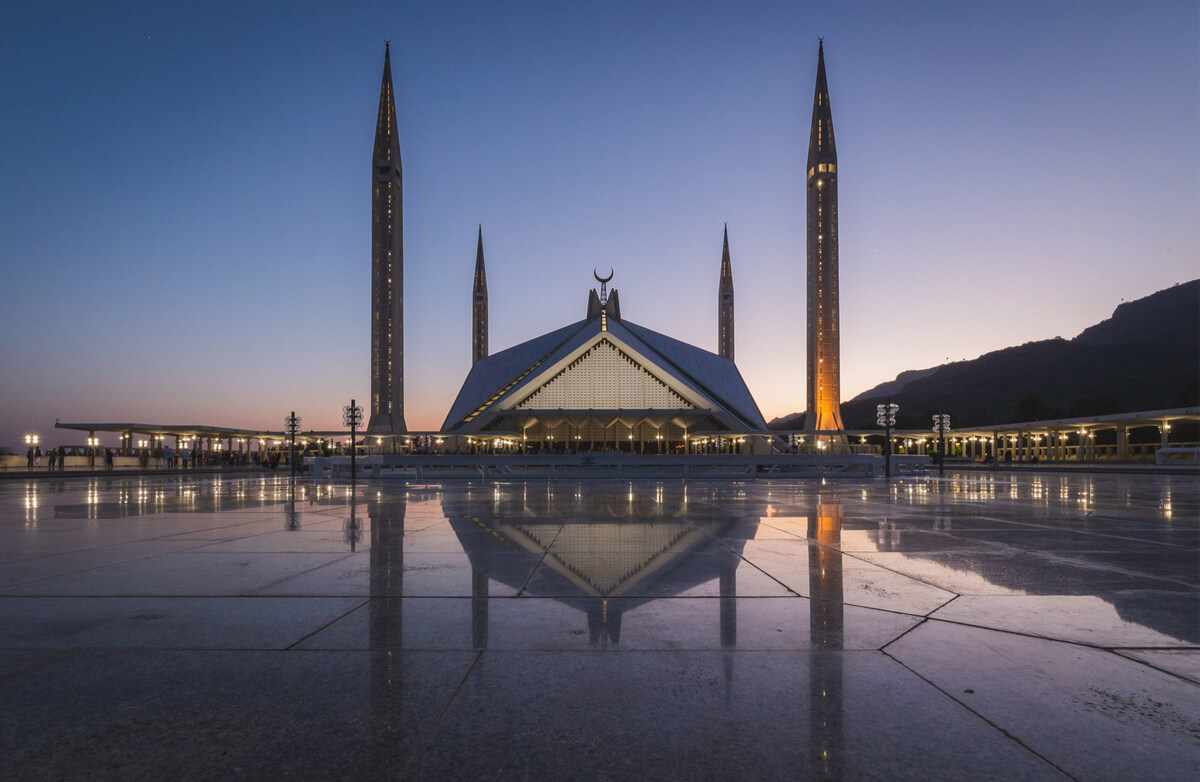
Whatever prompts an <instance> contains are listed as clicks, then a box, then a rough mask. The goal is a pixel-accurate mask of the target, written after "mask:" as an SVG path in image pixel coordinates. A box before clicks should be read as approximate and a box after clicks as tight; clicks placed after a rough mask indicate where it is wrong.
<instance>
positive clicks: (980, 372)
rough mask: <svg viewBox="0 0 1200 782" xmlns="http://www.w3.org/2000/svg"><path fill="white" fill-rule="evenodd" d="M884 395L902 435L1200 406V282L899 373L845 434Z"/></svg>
mask: <svg viewBox="0 0 1200 782" xmlns="http://www.w3.org/2000/svg"><path fill="white" fill-rule="evenodd" d="M889 395H890V396H891V399H892V401H893V402H896V403H897V404H899V405H900V411H901V412H900V417H899V420H898V421H897V424H898V425H899V426H900V427H901V428H918V427H924V426H925V424H926V423H927V422H928V420H929V416H930V415H931V414H932V413H933V412H935V411H937V410H939V409H940V410H944V411H946V412H949V413H951V415H952V416H953V418H954V421H955V424H956V425H958V426H975V425H980V424H1001V423H1012V422H1016V421H1029V420H1036V419H1045V418H1063V417H1071V416H1087V415H1103V414H1105V413H1120V412H1127V411H1134V410H1156V409H1161V408H1169V407H1182V406H1186V405H1197V404H1200V280H1192V281H1191V282H1187V283H1182V284H1180V285H1176V286H1174V287H1172V288H1167V289H1166V290H1162V291H1159V292H1157V293H1154V294H1151V295H1150V296H1147V297H1145V298H1143V299H1138V300H1137V301H1132V302H1128V303H1125V304H1121V305H1120V306H1119V307H1117V309H1116V310H1115V311H1114V312H1113V314H1112V317H1111V318H1108V319H1107V320H1104V321H1102V322H1100V323H1097V324H1096V325H1094V326H1091V327H1089V328H1087V329H1085V330H1084V331H1083V332H1081V333H1080V334H1079V336H1077V337H1075V338H1074V339H1070V340H1066V339H1061V338H1055V339H1047V340H1041V341H1038V342H1029V343H1026V344H1024V345H1020V346H1017V347H1011V348H1005V349H1004V350H997V351H994V352H992V353H987V354H985V355H982V356H980V357H979V358H976V359H973V360H971V361H957V362H954V363H951V364H945V365H942V366H940V367H935V368H933V369H927V370H915V371H914V370H910V371H908V372H904V373H901V374H900V375H899V376H898V377H897V378H896V379H895V380H893V381H889V382H887V383H883V384H880V385H878V386H876V387H875V388H872V389H870V390H869V391H866V392H864V393H862V394H859V395H858V396H856V397H855V398H854V399H851V400H850V401H848V402H843V403H842V420H843V422H844V424H845V425H846V427H847V428H850V429H864V428H872V427H874V426H875V405H877V404H878V403H880V402H882V401H884V399H885V398H886V397H887V396H889ZM780 420H788V421H789V424H788V426H794V425H795V423H794V420H795V419H793V417H792V416H787V417H786V418H785V419H780ZM772 425H773V426H774V425H775V422H772ZM779 428H783V427H779Z"/></svg>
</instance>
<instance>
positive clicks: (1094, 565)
mask: <svg viewBox="0 0 1200 782" xmlns="http://www.w3.org/2000/svg"><path fill="white" fill-rule="evenodd" d="M1022 552H1023V553H1028V554H1031V555H1032V556H1033V557H1034V558H1035V560H1043V561H1045V562H1049V563H1052V564H1055V565H1069V566H1072V567H1078V568H1081V569H1083V570H1089V571H1099V572H1102V573H1111V574H1114V575H1119V576H1127V577H1130V578H1141V579H1147V580H1150V581H1160V582H1162V583H1164V584H1178V585H1179V586H1183V587H1187V588H1189V589H1193V590H1194V589H1196V588H1197V585H1196V584H1194V583H1189V582H1187V581H1179V580H1178V579H1174V578H1170V577H1167V576H1156V575H1154V574H1153V573H1144V572H1138V571H1134V570H1129V569H1128V568H1123V567H1113V566H1111V565H1104V564H1101V563H1098V562H1091V561H1089V560H1086V559H1076V558H1074V557H1071V556H1068V555H1065V554H1059V553H1055V552H1048V551H1029V550H1028V549H1022Z"/></svg>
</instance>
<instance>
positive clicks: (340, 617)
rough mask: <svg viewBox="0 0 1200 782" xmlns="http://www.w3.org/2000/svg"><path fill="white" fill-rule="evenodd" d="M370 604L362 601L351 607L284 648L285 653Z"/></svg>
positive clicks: (368, 601) (367, 601)
mask: <svg viewBox="0 0 1200 782" xmlns="http://www.w3.org/2000/svg"><path fill="white" fill-rule="evenodd" d="M370 602H371V601H370V600H369V599H367V600H363V601H360V602H359V603H358V604H357V605H354V606H351V607H350V608H348V609H346V610H345V611H343V612H342V613H341V614H339V615H338V616H336V617H334V618H333V619H330V620H329V621H328V622H326V623H325V624H323V625H321V626H320V627H318V628H317V629H315V630H313V631H312V632H311V633H309V634H307V635H305V636H302V637H300V638H298V639H297V640H295V641H294V642H292V643H291V644H289V645H288V646H285V647H284V651H288V650H291V649H294V648H295V647H296V646H298V645H300V644H302V643H304V642H305V641H307V640H308V639H309V638H312V637H313V636H314V635H316V634H317V633H320V632H322V631H324V630H326V629H328V628H329V627H330V626H331V625H333V624H336V623H337V622H340V621H342V620H343V619H345V618H346V617H347V616H349V615H350V614H352V613H354V612H355V611H357V610H359V609H360V608H362V607H363V606H365V605H367V604H369V603H370Z"/></svg>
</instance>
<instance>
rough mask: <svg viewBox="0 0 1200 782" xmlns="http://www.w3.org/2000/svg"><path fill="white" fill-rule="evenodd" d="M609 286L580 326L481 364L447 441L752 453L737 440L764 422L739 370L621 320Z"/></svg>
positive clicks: (446, 429)
mask: <svg viewBox="0 0 1200 782" xmlns="http://www.w3.org/2000/svg"><path fill="white" fill-rule="evenodd" d="M597 279H598V280H599V279H600V278H597ZM608 279H611V275H610V276H609V278H606V279H604V280H601V287H600V291H599V293H597V291H596V290H595V289H593V290H592V291H591V292H590V294H589V296H588V310H587V317H586V318H584V319H583V320H581V321H577V322H576V323H572V324H571V325H569V326H565V327H563V328H561V329H558V330H557V331H552V332H550V333H549V334H544V335H542V336H540V337H537V338H535V339H531V340H529V341H528V342H523V343H521V344H520V345H517V346H515V347H511V348H509V349H507V350H502V351H500V352H499V353H495V354H492V355H490V356H487V357H484V358H480V359H479V360H478V361H476V362H475V364H474V365H473V366H472V368H471V372H470V374H469V375H468V376H467V379H466V381H465V382H464V383H463V386H462V389H461V390H460V391H459V392H458V397H457V398H456V399H455V400H454V404H453V406H452V407H451V409H450V412H449V414H448V415H447V416H446V420H445V422H444V423H443V424H442V429H441V431H442V433H443V435H465V436H471V437H474V438H476V439H478V440H481V441H486V442H489V443H491V442H494V441H495V440H500V441H501V442H502V444H503V445H504V447H518V448H522V449H525V450H528V449H531V448H537V449H550V450H576V451H579V450H584V451H586V450H624V451H637V452H642V453H670V452H674V451H678V450H680V449H683V448H689V447H692V448H694V447H695V446H696V442H697V438H700V439H703V440H704V441H705V443H706V447H714V448H721V449H722V450H728V451H736V450H745V451H748V450H749V449H750V447H751V444H750V443H749V442H745V441H742V442H739V435H746V434H749V433H751V432H762V431H763V430H765V429H766V422H765V421H764V420H763V417H762V413H760V412H759V409H758V405H757V404H755V402H754V398H753V397H752V396H751V394H750V390H749V389H748V388H747V387H746V383H745V381H743V380H742V376H741V374H740V373H739V372H738V370H737V367H736V366H734V364H733V362H732V361H730V360H729V359H728V358H723V357H721V356H718V355H716V354H715V353H710V352H708V351H707V350H702V349H700V348H697V347H694V346H692V345H689V344H687V343H684V342H680V341H679V340H676V339H672V338H671V337H668V336H666V335H663V334H659V333H658V332H655V331H651V330H650V329H647V328H645V327H643V326H639V325H637V324H635V323H631V322H629V321H626V320H624V319H622V317H621V307H620V302H619V297H618V295H617V291H615V290H613V291H612V292H611V294H610V293H609V292H608V290H607V286H606V283H607V281H608Z"/></svg>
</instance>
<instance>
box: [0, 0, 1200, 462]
mask: <svg viewBox="0 0 1200 782" xmlns="http://www.w3.org/2000/svg"><path fill="white" fill-rule="evenodd" d="M244 6H250V7H248V8H247V7H244ZM1198 28H1200V14H1198V11H1197V6H1196V4H1195V3H1194V2H1156V3H1150V4H1141V3H1133V2H1129V3H1098V2H1078V3H1073V2H1055V3H1023V2H1012V3H1004V4H999V3H997V4H984V3H952V2H947V3H903V4H901V3H853V2H851V3H802V2H746V3H737V4H733V3H728V4H726V3H699V2H689V3H670V2H662V3H644V2H643V3H620V2H616V3H554V2H546V3H526V2H510V3H347V4H339V5H337V6H336V7H335V6H333V5H332V4H318V3H312V4H304V3H274V4H272V3H254V4H241V3H228V4H225V3H207V2H206V3H199V2H197V3H166V4H162V3H149V2H147V3H104V4H93V3H58V4H56V3H41V2H39V3H19V4H11V3H10V4H5V5H4V7H3V8H2V9H0V100H2V101H3V105H4V106H5V110H4V117H5V121H4V122H3V123H0V270H2V273H3V277H2V278H0V279H2V280H3V284H2V285H0V366H2V367H3V373H2V378H0V445H7V446H9V447H13V446H15V445H16V444H17V443H18V441H19V440H20V435H21V433H22V432H24V431H28V430H30V429H35V430H37V431H39V432H41V433H42V434H43V435H44V436H47V437H48V438H49V439H50V440H54V441H57V440H63V441H66V442H74V441H76V440H78V439H79V438H78V437H76V436H75V435H71V434H61V435H60V434H56V433H54V432H53V430H52V427H53V422H54V419H55V418H56V417H60V418H62V419H63V420H93V421H100V420H108V421H131V420H132V421H147V422H164V423H165V422H179V423H204V424H215V425H229V426H246V427H264V428H278V427H279V426H280V419H281V418H282V416H283V415H285V414H286V413H287V412H288V411H289V410H292V409H295V410H296V411H297V413H299V414H300V415H302V416H304V419H305V427H306V428H307V427H309V426H312V427H314V428H325V427H328V428H334V427H337V426H339V424H340V410H341V406H342V405H343V404H345V403H346V402H347V401H348V399H349V398H350V397H352V396H354V397H357V398H359V399H360V400H361V399H365V398H366V396H367V392H368V389H369V384H370V376H369V362H368V351H367V348H368V338H369V322H368V312H369V295H370V235H369V232H370V189H369V188H370V186H369V176H370V168H369V166H370V156H371V148H372V138H373V133H374V122H375V110H376V106H377V101H378V91H379V79H380V71H381V68H382V63H383V41H384V40H385V39H390V40H391V41H392V56H393V72H394V75H395V81H396V95H397V104H398V105H397V113H398V117H399V125H400V132H401V150H402V155H403V160H404V199H405V202H404V228H405V299H406V344H405V351H406V362H405V370H406V389H407V395H406V407H407V419H408V423H409V426H410V427H411V428H414V429H424V428H435V427H437V426H438V425H440V423H441V421H442V419H443V417H444V415H445V413H446V410H447V409H448V408H449V405H450V402H451V401H452V399H453V397H454V394H455V393H456V392H457V390H458V387H459V385H460V384H461V382H462V380H463V378H464V377H465V376H466V373H467V371H468V369H469V367H470V331H469V327H470V292H471V290H470V289H471V272H472V267H473V263H474V251H475V231H476V225H477V224H479V223H482V224H483V230H484V241H485V251H486V254H487V263H488V281H489V285H490V299H491V346H492V349H493V350H500V349H503V348H505V347H508V346H511V345H513V344H516V343H517V342H520V341H523V340H525V339H529V338H531V337H534V336H537V335H538V334H541V333H543V332H545V331H548V330H550V329H552V328H556V327H558V326H561V325H564V324H565V323H568V322H571V321H574V320H577V319H579V318H580V317H582V316H583V314H584V312H585V306H586V295H587V291H588V289H589V288H590V287H591V286H593V285H594V284H595V283H594V281H593V280H592V277H591V274H592V269H593V267H601V268H605V267H608V266H612V267H613V268H614V270H615V277H614V280H613V285H614V286H615V287H617V288H618V289H619V290H620V291H621V300H622V311H623V314H624V315H625V317H626V318H628V319H629V320H632V321H635V322H637V323H640V324H642V325H645V326H648V327H650V328H653V329H656V330H658V331H662V332H665V333H667V334H670V335H672V336H674V337H677V338H680V339H684V340H687V341H689V342H692V343H694V344H697V345H699V346H701V347H705V348H708V349H715V343H716V311H717V300H716V299H717V280H718V274H719V261H720V251H721V230H722V225H723V224H724V223H726V222H727V223H728V224H729V237H730V245H731V250H732V257H733V268H734V278H735V287H736V291H737V356H738V366H739V368H740V369H741V371H742V374H743V376H744V377H745V378H746V380H747V383H748V384H749V386H750V388H751V390H752V391H753V392H754V394H755V396H756V398H757V399H758V402H759V405H760V407H761V408H762V410H763V413H764V414H765V415H766V417H767V418H768V419H769V418H772V417H774V416H777V415H782V414H786V413H790V412H794V411H798V410H801V409H802V408H803V407H804V398H805V394H804V373H805V368H804V355H805V349H804V345H805V325H804V276H805V261H804V258H805V254H804V187H803V169H804V159H805V155H806V153H807V146H808V127H809V119H810V114H811V101H812V92H813V80H814V77H815V70H816V46H817V38H818V36H824V37H825V43H826V64H827V67H828V74H829V85H830V90H831V102H832V106H833V116H834V126H835V130H836V133H837V141H838V152H839V177H840V183H839V188H840V205H839V218H840V232H841V236H840V240H841V248H840V250H841V302H842V313H841V318H842V322H841V325H842V366H843V369H842V372H843V375H842V387H843V394H844V397H845V398H850V397H852V396H853V395H855V394H856V393H858V392H860V391H862V390H865V389H866V388H868V387H870V386H872V385H874V384H876V383H878V382H881V381H883V380H886V379H890V378H892V377H893V376H895V375H896V373H898V372H900V371H902V370H905V369H913V368H921V367H926V366H932V365H935V364H938V363H942V362H944V361H945V360H946V359H947V358H949V359H962V358H973V357H975V356H977V355H980V354H982V353H984V352H987V351H989V350H994V349H997V348H1001V347H1006V346H1009V345H1014V344H1020V343H1023V342H1026V341H1030V340H1034V339H1044V338H1048V337H1053V336H1063V337H1068V338H1069V337H1072V336H1074V335H1075V334H1077V333H1078V332H1079V331H1080V330H1082V329H1083V328H1085V327H1086V326H1088V325H1091V324H1092V323H1094V322H1096V321H1098V320H1101V319H1103V318H1104V317H1106V316H1107V315H1109V314H1110V313H1111V311H1112V309H1113V308H1114V307H1115V306H1116V305H1117V304H1118V303H1120V301H1121V300H1122V299H1131V298H1137V297H1140V296H1143V295H1146V294H1149V293H1152V292H1154V291H1156V290H1159V289H1162V288H1164V287H1168V286H1170V285H1173V284H1175V283H1177V282H1181V281H1184V280H1187V279H1191V278H1194V277H1196V276H1197V269H1200V249H1198V248H1200V229H1198V228H1197V220H1196V219H1195V216H1196V215H1197V214H1200V144H1198V143H1197V139H1198V138H1200V75H1198V74H1200V53H1198V49H1200V46H1198V43H1197V41H1198V36H1197V35H1196V30H1197V29H1198Z"/></svg>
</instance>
